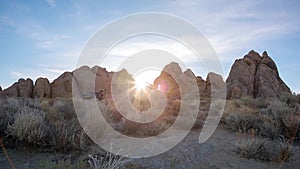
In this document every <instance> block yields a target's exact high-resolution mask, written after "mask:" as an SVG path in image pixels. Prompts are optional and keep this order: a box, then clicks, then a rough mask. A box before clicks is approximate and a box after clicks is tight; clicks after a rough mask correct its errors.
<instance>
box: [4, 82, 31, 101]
mask: <svg viewBox="0 0 300 169" xmlns="http://www.w3.org/2000/svg"><path fill="white" fill-rule="evenodd" d="M32 92H33V81H32V80H31V79H29V78H28V79H26V80H25V79H19V80H18V82H16V83H14V84H13V85H12V86H10V87H9V88H7V89H5V90H3V91H1V93H0V95H1V98H5V97H32Z"/></svg>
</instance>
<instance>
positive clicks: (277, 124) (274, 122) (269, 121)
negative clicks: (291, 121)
mask: <svg viewBox="0 0 300 169" xmlns="http://www.w3.org/2000/svg"><path fill="white" fill-rule="evenodd" d="M256 119H257V120H256V123H255V125H254V129H255V130H256V131H257V132H258V134H259V135H260V136H263V137H266V138H270V139H277V138H278V137H280V136H281V135H282V134H283V130H284V129H283V126H282V122H281V120H278V119H276V118H273V117H271V116H268V115H259V116H256Z"/></svg>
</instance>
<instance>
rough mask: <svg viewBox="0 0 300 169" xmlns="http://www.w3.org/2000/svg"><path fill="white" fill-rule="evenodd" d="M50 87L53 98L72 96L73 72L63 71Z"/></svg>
mask: <svg viewBox="0 0 300 169" xmlns="http://www.w3.org/2000/svg"><path fill="white" fill-rule="evenodd" d="M50 87H51V92H52V95H51V97H52V98H57V97H64V98H67V97H72V73H71V72H65V73H63V74H62V75H60V76H59V77H58V78H57V79H55V80H54V81H53V82H52V83H51V84H50Z"/></svg>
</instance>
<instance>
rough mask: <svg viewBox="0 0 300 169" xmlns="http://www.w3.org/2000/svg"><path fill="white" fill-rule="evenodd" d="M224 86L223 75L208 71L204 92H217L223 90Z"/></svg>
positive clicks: (209, 93)
mask: <svg viewBox="0 0 300 169" xmlns="http://www.w3.org/2000/svg"><path fill="white" fill-rule="evenodd" d="M224 86H225V82H224V81H223V77H222V76H221V75H218V74H216V73H212V72H210V73H208V75H207V77H206V88H205V93H207V94H208V96H211V95H212V94H213V93H214V94H218V93H219V92H220V91H222V92H223V89H224ZM212 90H214V91H212Z"/></svg>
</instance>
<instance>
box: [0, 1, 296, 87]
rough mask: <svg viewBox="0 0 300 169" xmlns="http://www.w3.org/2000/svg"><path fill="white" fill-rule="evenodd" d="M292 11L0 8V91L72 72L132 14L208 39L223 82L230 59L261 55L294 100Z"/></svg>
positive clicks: (66, 4)
mask: <svg viewBox="0 0 300 169" xmlns="http://www.w3.org/2000/svg"><path fill="white" fill-rule="evenodd" d="M299 11H300V1H298V0H290V1H271V0H270V1H267V0H266V1H259V0H253V1H232V0H228V1H219V0H216V1H204V0H203V1H196V0H195V1H184V0H181V1H177V0H161V1H145V0H142V1H133V0H132V1H127V0H123V1H121V0H120V1H90V0H87V1H76V0H64V1H55V0H46V1H43V0H40V1H21V0H20V1H16V0H10V1H6V0H0V46H1V47H0V49H1V50H0V56H1V71H0V86H2V88H6V87H8V86H10V85H11V84H12V83H13V82H15V81H17V80H18V79H19V78H21V77H22V78H27V77H30V78H32V79H33V80H35V79H36V78H37V77H48V78H49V79H50V80H51V81H52V80H53V79H54V78H56V77H57V76H58V75H60V74H61V73H62V72H64V71H67V70H68V71H71V70H73V69H74V68H75V65H76V61H77V59H78V57H79V55H80V51H81V49H82V48H83V47H84V45H85V43H86V41H87V40H88V39H89V38H90V37H91V36H92V35H93V34H94V33H95V32H96V31H97V30H99V29H100V28H101V27H103V26H104V25H105V24H107V23H109V22H111V21H113V20H116V19H118V18H120V17H123V16H126V15H129V14H134V13H138V12H164V13H169V14H172V15H176V16H179V17H181V18H183V19H185V20H187V21H188V22H190V23H192V24H194V25H195V26H196V27H197V28H198V29H199V30H200V31H201V32H202V33H203V34H204V35H205V36H206V37H207V38H208V40H209V41H210V42H211V44H212V45H213V47H214V48H215V50H216V52H217V54H218V56H219V57H220V59H221V62H222V65H223V68H224V72H225V78H226V77H227V75H228V72H229V70H230V67H231V65H232V64H233V62H234V60H235V59H237V58H241V57H243V56H244V55H245V54H246V53H247V52H248V51H249V50H251V49H254V50H256V51H258V52H259V53H262V52H263V51H264V50H266V51H267V52H268V54H269V55H270V56H271V57H272V58H273V59H274V60H275V62H276V63H277V66H278V68H279V71H280V75H281V77H282V78H283V80H284V81H285V82H286V83H287V85H288V86H290V87H291V89H292V91H295V92H297V93H300V78H298V77H299V75H298V74H299V73H300V57H299V56H298V55H299V53H300V20H299V14H300V13H299ZM157 44H159V43H157ZM111 59H112V61H113V58H111ZM112 61H111V62H112ZM108 62H109V61H108ZM102 66H108V67H107V68H108V69H109V70H111V69H113V68H112V67H109V65H102ZM191 68H192V69H197V65H192V67H191ZM196 73H197V74H200V75H201V76H204V77H205V75H204V74H201V72H197V71H196Z"/></svg>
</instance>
